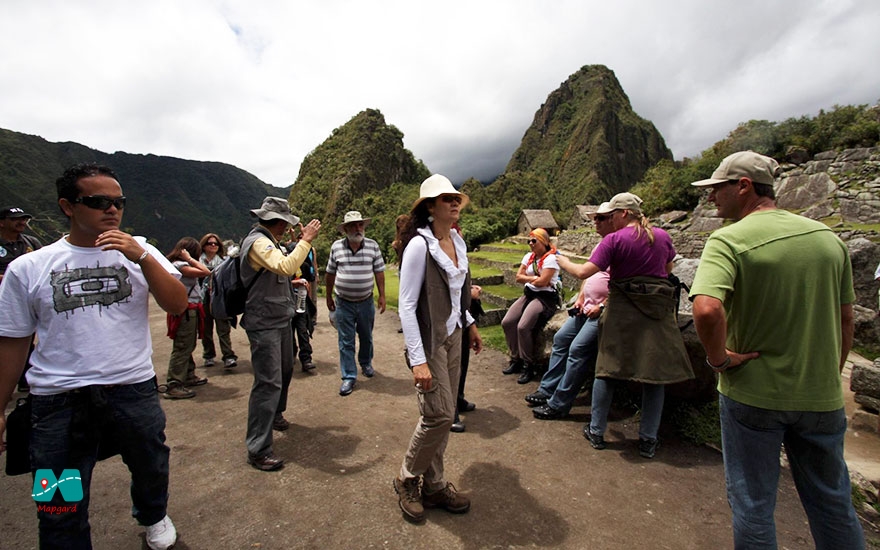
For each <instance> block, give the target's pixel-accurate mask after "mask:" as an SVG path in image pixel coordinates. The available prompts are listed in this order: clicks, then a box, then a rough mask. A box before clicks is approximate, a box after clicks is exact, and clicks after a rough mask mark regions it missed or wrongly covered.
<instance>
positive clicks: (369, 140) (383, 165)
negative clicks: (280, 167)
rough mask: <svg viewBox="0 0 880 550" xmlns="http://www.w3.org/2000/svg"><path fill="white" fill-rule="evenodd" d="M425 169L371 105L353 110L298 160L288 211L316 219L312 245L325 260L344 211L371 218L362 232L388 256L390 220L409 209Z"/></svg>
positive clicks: (389, 257)
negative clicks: (320, 226)
mask: <svg viewBox="0 0 880 550" xmlns="http://www.w3.org/2000/svg"><path fill="white" fill-rule="evenodd" d="M429 175H430V172H429V171H428V169H427V168H426V167H425V165H424V163H422V161H420V160H417V159H416V158H415V157H414V156H413V154H412V153H411V152H410V151H408V150H407V149H405V148H404V147H403V133H402V132H401V131H400V130H398V129H397V128H395V127H394V126H389V125H387V124H386V123H385V117H384V116H383V115H382V113H381V112H379V111H378V110H376V109H367V110H365V111H362V112H360V113H358V114H357V115H356V116H355V117H354V118H352V119H351V120H349V121H348V122H347V123H346V124H345V125H343V126H340V127H339V128H336V129H335V130H333V133H332V134H331V135H330V137H328V138H327V139H326V140H325V141H324V142H323V143H322V144H321V145H319V146H318V147H316V148H315V150H314V151H312V152H311V153H309V154H308V155H307V156H306V158H305V159H304V160H303V162H302V164H301V166H300V170H299V176H298V177H297V179H296V182H295V183H294V185H293V189H292V190H291V192H290V204H291V209H292V210H293V211H294V213H296V214H297V215H298V216H300V217H301V218H303V220H304V221H307V220H310V219H312V218H317V219H320V220H321V222H322V223H323V224H324V229H323V230H322V231H321V234H320V236H319V237H318V239H316V241H315V243H313V244H314V245H315V248H316V249H317V251H318V254H319V255H322V256H323V257H324V258H326V257H327V253H328V252H329V250H330V244H331V243H332V242H333V241H334V240H336V239H338V238H340V237H341V234H340V233H339V232H338V231H337V230H336V226H337V225H338V224H339V223H341V222H342V217H343V216H344V215H345V213H346V212H348V211H349V210H359V211H360V212H361V214H362V215H363V216H364V217H369V218H372V219H373V221H372V224H371V225H370V227H369V229H368V230H367V234H368V236H369V237H370V238H372V239H375V240H376V241H378V242H379V244H380V246H382V247H384V249H385V252H386V256H385V257H386V260H389V259H391V258H393V255H391V256H389V255H388V252H389V251H390V244H391V241H392V240H393V238H394V227H395V226H394V220H395V218H396V217H397V215H398V214H404V213H407V212H409V210H410V208H411V207H412V203H413V201H414V200H415V199H416V198H418V192H419V191H418V185H419V184H420V183H421V182H422V181H423V180H424V179H425V178H427V177H428V176H429Z"/></svg>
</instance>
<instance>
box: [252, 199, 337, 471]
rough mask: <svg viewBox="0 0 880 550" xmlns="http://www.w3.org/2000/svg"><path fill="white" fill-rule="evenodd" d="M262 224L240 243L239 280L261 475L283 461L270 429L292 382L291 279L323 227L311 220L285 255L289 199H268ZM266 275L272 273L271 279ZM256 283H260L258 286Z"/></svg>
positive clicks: (260, 213) (255, 458) (260, 214)
mask: <svg viewBox="0 0 880 550" xmlns="http://www.w3.org/2000/svg"><path fill="white" fill-rule="evenodd" d="M251 215H252V216H254V217H256V218H257V219H258V220H259V221H258V223H256V224H255V225H254V227H253V229H252V230H251V232H250V233H249V234H248V236H247V237H245V238H244V241H243V242H242V243H241V258H242V260H245V259H246V260H247V261H242V262H241V280H242V282H243V283H244V285H245V286H248V285H250V284H251V283H253V286H251V287H250V291H249V292H248V297H247V302H246V303H245V308H244V314H243V315H242V317H241V326H242V327H244V329H245V331H246V332H247V336H248V341H249V342H250V345H251V364H252V365H253V369H254V385H253V387H252V388H251V396H250V400H249V402H248V422H247V437H246V439H245V442H246V444H247V450H248V459H247V460H248V464H250V465H251V466H253V467H254V468H256V469H258V470H262V471H271V470H277V469H279V468H281V467H283V466H284V460H283V459H281V458H278V457H277V456H275V454H274V452H273V451H272V426H273V424H274V423H275V422H276V421H279V423H280V420H283V418H284V417H283V416H282V413H283V412H284V410H285V408H286V407H287V388H288V387H289V386H290V379H291V377H292V376H293V363H294V356H293V331H292V328H291V323H290V321H291V319H292V318H293V315H294V313H295V312H296V306H295V301H294V296H293V290H292V288H293V287H292V286H291V285H290V277H292V276H293V275H295V274H296V272H297V270H299V268H300V265H301V264H302V263H303V260H305V258H306V256H307V255H308V253H309V250H311V248H312V245H311V243H312V240H313V239H314V238H315V237H316V236H317V235H318V230H319V229H320V228H321V222H320V221H318V220H312V221H310V222H309V223H308V224H307V225H305V226H303V228H302V235H301V238H300V240H299V242H298V243H297V245H296V247H295V248H294V249H293V251H292V252H291V253H290V254H288V255H285V254H284V251H283V249H282V247H281V245H280V241H281V238H282V237H283V236H284V235H285V234H286V233H287V232H288V231H289V229H290V228H291V226H294V225H296V224H298V223H299V218H298V217H296V216H294V215H293V214H292V213H291V212H290V206H288V204H287V201H286V200H285V199H282V198H279V197H266V198H265V199H263V205H262V206H261V207H260V208H257V209H254V210H251ZM267 272H268V273H267ZM254 279H256V281H254Z"/></svg>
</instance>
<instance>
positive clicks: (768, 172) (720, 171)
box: [691, 151, 779, 187]
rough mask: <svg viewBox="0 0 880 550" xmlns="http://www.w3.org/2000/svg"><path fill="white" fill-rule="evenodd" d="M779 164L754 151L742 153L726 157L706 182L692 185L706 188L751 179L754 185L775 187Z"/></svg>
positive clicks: (701, 181)
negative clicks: (726, 182) (741, 179)
mask: <svg viewBox="0 0 880 550" xmlns="http://www.w3.org/2000/svg"><path fill="white" fill-rule="evenodd" d="M778 169H779V163H778V162H776V160H774V159H772V158H770V157H767V156H764V155H761V154H758V153H756V152H754V151H740V152H738V153H734V154H732V155H728V156H726V157H724V160H722V161H721V164H719V165H718V168H716V169H715V171H714V172H712V177H711V178H709V179H706V180H700V181H695V182H693V183H692V184H691V185H695V186H697V187H704V186H706V185H715V184H716V183H724V182H725V181H735V180H739V179H740V178H749V179H750V180H752V181H753V182H754V183H763V184H765V185H773V182H774V181H775V179H776V177H775V175H776V170H778Z"/></svg>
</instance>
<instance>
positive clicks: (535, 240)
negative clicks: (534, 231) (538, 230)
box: [529, 239, 538, 244]
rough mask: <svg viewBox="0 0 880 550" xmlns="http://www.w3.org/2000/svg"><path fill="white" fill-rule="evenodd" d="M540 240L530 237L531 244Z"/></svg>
mask: <svg viewBox="0 0 880 550" xmlns="http://www.w3.org/2000/svg"><path fill="white" fill-rule="evenodd" d="M536 242H538V239H529V244H535V243H536Z"/></svg>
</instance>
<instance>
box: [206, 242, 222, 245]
mask: <svg viewBox="0 0 880 550" xmlns="http://www.w3.org/2000/svg"><path fill="white" fill-rule="evenodd" d="M205 246H220V243H215V242H214V241H208V242H206V243H205Z"/></svg>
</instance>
